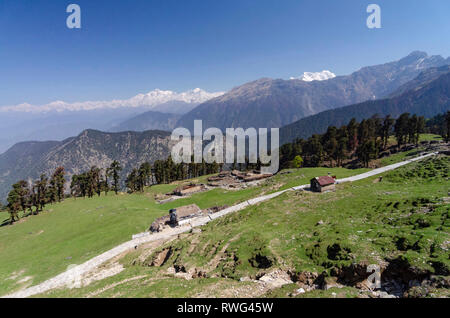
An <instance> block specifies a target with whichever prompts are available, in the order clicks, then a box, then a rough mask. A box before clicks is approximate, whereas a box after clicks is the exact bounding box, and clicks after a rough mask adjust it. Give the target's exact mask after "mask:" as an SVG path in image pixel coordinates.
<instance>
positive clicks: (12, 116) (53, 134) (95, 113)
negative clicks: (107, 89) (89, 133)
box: [0, 88, 223, 153]
mask: <svg viewBox="0 0 450 318" xmlns="http://www.w3.org/2000/svg"><path fill="white" fill-rule="evenodd" d="M222 94H223V93H222V92H216V93H209V92H206V91H204V90H202V89H199V88H196V89H193V90H190V91H186V92H183V93H176V92H173V91H163V90H158V89H157V90H153V91H151V92H149V93H146V94H138V95H136V96H134V97H132V98H130V99H126V100H111V101H88V102H75V103H67V102H63V101H56V102H52V103H49V104H46V105H39V106H38V105H31V104H27V103H24V104H21V105H14V106H3V107H0V153H2V152H4V151H5V150H6V149H8V148H9V147H11V146H12V145H14V144H15V143H17V142H20V141H27V140H37V141H43V140H48V139H53V140H63V139H66V138H69V137H71V136H75V135H78V134H79V133H80V132H82V131H83V130H85V129H97V130H104V131H111V130H114V129H115V128H114V127H116V126H119V125H120V124H121V123H122V122H124V121H127V120H129V119H131V118H133V117H135V116H137V115H139V114H142V113H145V112H147V111H155V112H160V113H170V114H184V113H187V112H189V111H190V110H192V109H193V108H195V107H196V106H198V105H199V104H200V103H202V102H205V101H206V100H208V99H211V98H214V97H217V96H220V95H222ZM172 117H173V116H172ZM146 118H149V117H148V116H147V117H146ZM150 121H151V119H150ZM141 122H142V121H141ZM153 122H155V121H153ZM147 127H148V128H149V129H162V128H160V127H162V126H161V125H159V124H158V125H155V126H151V125H150V124H147ZM167 129H168V128H167Z"/></svg>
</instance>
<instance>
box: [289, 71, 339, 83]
mask: <svg viewBox="0 0 450 318" xmlns="http://www.w3.org/2000/svg"><path fill="white" fill-rule="evenodd" d="M335 77H336V74H334V73H332V72H330V71H327V70H324V71H322V72H304V73H303V75H302V76H300V77H291V78H290V79H291V80H294V79H298V80H302V81H305V82H312V81H326V80H329V79H332V78H335Z"/></svg>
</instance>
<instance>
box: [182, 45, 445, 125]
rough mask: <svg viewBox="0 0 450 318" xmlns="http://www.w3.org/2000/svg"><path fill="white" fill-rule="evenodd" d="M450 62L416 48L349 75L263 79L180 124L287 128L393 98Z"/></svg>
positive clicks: (213, 101)
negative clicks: (331, 111) (197, 122)
mask: <svg viewBox="0 0 450 318" xmlns="http://www.w3.org/2000/svg"><path fill="white" fill-rule="evenodd" d="M447 64H450V58H449V59H444V58H443V57H441V56H428V55H427V54H426V53H424V52H418V51H416V52H413V53H411V54H410V55H408V56H407V57H405V58H402V59H400V60H398V61H395V62H390V63H386V64H382V65H375V66H368V67H363V68H361V69H360V70H358V71H356V72H354V73H352V74H351V75H348V76H338V77H335V78H332V79H328V80H325V81H311V82H305V81H302V80H281V79H270V78H263V79H259V80H257V81H253V82H250V83H246V84H244V85H242V86H239V87H236V88H233V89H232V90H231V91H230V92H228V93H226V94H224V95H222V96H219V97H217V98H214V99H211V100H209V101H207V102H205V103H203V104H201V105H199V106H197V107H196V108H195V109H193V110H192V111H190V112H189V113H187V114H185V115H183V117H182V118H181V119H180V120H179V121H178V123H177V126H180V127H186V128H189V129H192V126H193V122H194V120H195V119H202V120H203V125H204V127H217V128H220V129H226V128H228V127H243V128H248V127H256V128H258V127H281V126H284V125H287V124H290V123H292V122H295V121H297V120H299V119H301V118H304V117H306V116H310V115H313V114H316V113H319V112H322V111H325V110H329V109H334V108H338V107H343V106H346V105H352V104H356V103H360V102H364V101H367V100H374V99H379V98H383V97H386V96H388V95H389V94H391V93H392V92H394V91H395V90H396V89H398V88H399V87H400V86H402V85H404V84H405V83H407V82H408V81H410V80H412V79H414V78H415V77H416V76H417V75H419V74H420V72H422V71H423V70H425V69H427V68H430V67H439V66H443V65H447Z"/></svg>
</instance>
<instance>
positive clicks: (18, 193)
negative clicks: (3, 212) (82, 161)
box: [6, 167, 66, 224]
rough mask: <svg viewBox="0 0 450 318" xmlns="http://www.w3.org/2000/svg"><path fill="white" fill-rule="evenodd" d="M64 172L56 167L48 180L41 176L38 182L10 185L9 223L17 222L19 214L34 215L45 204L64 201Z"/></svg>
mask: <svg viewBox="0 0 450 318" xmlns="http://www.w3.org/2000/svg"><path fill="white" fill-rule="evenodd" d="M65 182H66V180H65V171H64V168H63V167H58V168H56V169H55V171H54V172H53V174H52V176H51V178H50V179H49V178H48V177H47V176H46V175H45V174H42V175H41V177H40V178H39V179H38V180H35V181H34V182H27V181H25V180H20V181H19V182H17V183H15V184H13V185H12V190H11V191H10V192H9V194H8V198H7V202H8V204H7V206H6V208H7V210H8V212H9V214H10V220H9V221H10V223H11V224H12V223H14V222H15V221H18V220H19V212H20V211H23V214H24V215H27V212H28V215H36V214H38V213H39V212H41V211H42V210H43V209H44V208H45V206H46V205H47V204H51V203H55V202H61V201H62V200H63V199H64V186H65Z"/></svg>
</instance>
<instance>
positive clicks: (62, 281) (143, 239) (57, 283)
mask: <svg viewBox="0 0 450 318" xmlns="http://www.w3.org/2000/svg"><path fill="white" fill-rule="evenodd" d="M437 154H438V153H437V152H433V153H429V154H426V155H422V156H419V157H416V158H413V159H409V160H405V161H402V162H399V163H395V164H392V165H389V166H386V167H382V168H378V169H374V170H371V171H369V172H366V173H362V174H359V175H356V176H352V177H348V178H344V179H338V180H336V183H337V184H340V183H344V182H352V181H358V180H362V179H365V178H369V177H372V176H375V175H378V174H381V173H384V172H387V171H390V170H394V169H397V168H399V167H402V166H404V165H407V164H409V163H411V162H415V161H419V160H423V159H425V158H428V157H431V156H435V155H437ZM308 187H309V184H305V185H300V186H297V187H293V188H290V189H287V190H283V191H278V192H275V193H272V194H269V195H265V196H261V197H257V198H254V199H250V200H247V201H245V202H243V203H240V204H237V205H234V206H231V207H229V208H227V209H224V210H222V211H220V212H217V213H215V214H212V215H208V216H205V217H199V218H195V219H191V220H187V221H184V222H180V226H179V227H176V228H173V229H168V230H165V231H164V232H162V233H155V234H151V233H149V232H145V233H141V234H137V235H134V236H133V239H132V240H130V241H128V242H125V243H122V244H120V245H118V246H116V247H114V248H113V249H111V250H109V251H107V252H105V253H103V254H100V255H98V256H96V257H94V258H92V259H90V260H89V261H87V262H85V263H83V264H81V265H77V266H75V267H73V268H70V269H68V270H66V271H65V272H63V273H61V274H59V275H57V276H55V277H53V278H51V279H49V280H46V281H44V282H42V283H40V284H38V285H35V286H32V287H29V288H26V289H23V290H21V291H18V292H15V293H12V294H9V295H6V296H3V297H2V298H25V297H30V296H33V295H37V294H41V293H44V292H47V291H49V290H52V289H55V288H61V287H65V286H68V285H69V284H72V283H73V282H75V281H77V279H79V278H80V277H81V276H83V275H84V274H86V273H88V272H90V271H92V270H94V269H95V268H97V267H98V266H100V265H101V264H103V263H105V262H107V261H109V260H111V259H112V258H114V257H116V256H117V255H120V254H122V253H124V252H126V251H128V250H130V249H133V248H135V247H137V246H139V245H141V244H144V243H148V242H153V241H158V240H167V239H170V238H171V237H173V236H176V235H179V234H181V233H186V232H189V231H191V230H192V228H194V227H198V226H202V225H205V224H207V223H208V222H211V221H213V220H215V219H217V218H221V217H223V216H225V215H227V214H230V213H233V212H236V211H240V210H242V209H245V208H246V207H248V206H251V205H255V204H258V203H260V202H264V201H267V200H270V199H273V198H275V197H278V196H279V195H281V194H283V193H285V192H287V191H298V190H301V189H305V188H308Z"/></svg>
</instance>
